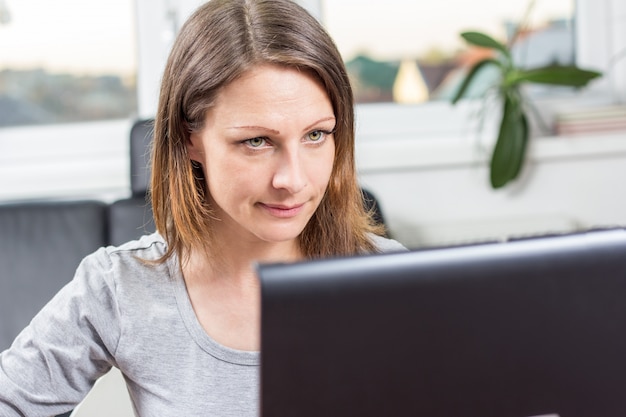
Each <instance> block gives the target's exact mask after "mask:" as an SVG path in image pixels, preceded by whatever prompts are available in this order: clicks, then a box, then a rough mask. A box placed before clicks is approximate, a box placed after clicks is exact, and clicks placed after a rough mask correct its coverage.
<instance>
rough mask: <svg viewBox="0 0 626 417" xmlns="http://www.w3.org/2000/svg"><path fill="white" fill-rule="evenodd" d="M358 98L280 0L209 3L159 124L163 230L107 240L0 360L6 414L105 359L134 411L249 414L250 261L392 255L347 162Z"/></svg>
mask: <svg viewBox="0 0 626 417" xmlns="http://www.w3.org/2000/svg"><path fill="white" fill-rule="evenodd" d="M353 125H354V120H353V107H352V93H351V90H350V85H349V80H348V76H347V74H346V71H345V68H344V66H343V63H342V60H341V57H340V55H339V53H338V52H337V49H336V48H335V46H334V44H333V42H332V40H331V39H330V38H329V37H328V35H327V34H326V33H325V31H324V30H323V29H322V27H321V26H320V25H319V24H318V23H317V21H316V20H315V19H313V18H312V17H311V16H310V15H308V14H307V13H306V12H305V11H304V10H303V9H302V8H300V7H299V6H297V5H295V4H294V3H292V2H290V1H288V0H234V1H233V0H212V1H210V2H208V3H206V4H205V5H203V6H202V7H201V8H199V9H198V10H197V11H196V13H194V14H193V15H192V16H191V17H190V19H189V20H188V21H187V22H186V24H185V25H184V26H183V28H182V29H181V32H180V34H179V36H178V38H177V40H176V42H175V44H174V46H173V49H172V52H171V55H170V58H169V60H168V63H167V66H166V69H165V72H164V76H163V81H162V86H161V94H160V99H159V107H158V113H157V115H156V119H155V132H154V144H153V154H152V185H151V190H152V204H153V210H154V217H155V222H156V225H157V230H158V233H155V234H154V235H151V236H147V237H144V238H142V239H141V240H139V241H135V242H129V243H128V244H126V245H122V246H121V247H117V248H112V247H110V248H103V249H101V250H99V251H97V252H96V253H95V254H93V255H90V256H88V257H87V258H85V260H84V261H83V262H82V263H81V265H80V267H79V268H78V270H77V273H76V276H75V278H74V280H73V281H72V282H71V283H70V284H68V285H67V286H66V287H65V288H64V289H63V290H61V292H60V293H59V294H57V296H55V298H54V299H53V300H52V301H51V302H50V303H49V304H48V305H47V306H46V307H45V308H44V309H43V310H42V311H41V312H40V313H39V314H38V315H37V317H35V319H34V320H33V322H32V323H31V325H30V326H29V327H28V328H26V329H25V330H24V331H23V332H22V333H21V334H20V336H18V338H17V339H16V341H15V343H14V344H13V346H12V347H11V348H10V349H9V350H8V351H5V352H4V353H2V356H0V415H2V416H20V415H28V416H44V415H47V416H49V415H51V414H55V413H57V414H58V413H61V412H64V411H67V410H68V409H71V408H72V407H73V406H74V405H75V404H77V403H78V402H79V401H81V399H82V398H83V397H84V396H85V395H86V393H87V392H88V390H89V389H90V388H91V386H92V385H93V383H94V381H95V380H96V379H97V378H98V377H99V376H101V375H103V374H104V373H105V372H107V371H108V370H109V369H110V368H111V366H116V367H118V368H119V369H120V370H121V371H122V373H123V374H124V377H125V379H126V381H127V384H128V388H129V392H130V394H131V399H132V401H133V405H134V407H135V412H136V414H137V415H139V416H160V417H167V416H181V415H184V416H209V415H216V416H237V417H241V416H255V415H257V412H258V391H259V387H258V371H259V369H258V365H259V334H260V325H259V323H260V321H259V311H260V309H259V303H260V294H259V282H258V279H257V277H256V275H255V273H254V270H253V266H252V265H253V263H255V262H274V261H282V262H285V261H300V260H306V259H312V258H320V257H327V256H339V255H352V254H360V253H373V252H381V251H391V250H394V251H395V250H402V249H403V247H402V246H401V245H400V244H399V243H397V242H394V241H391V240H388V239H384V238H382V237H380V236H378V235H377V233H380V232H381V230H380V229H379V227H378V226H376V225H374V223H373V222H372V220H371V218H370V215H369V214H368V213H366V212H365V211H364V209H363V205H362V199H361V194H360V190H359V187H358V185H357V181H356V174H355V167H354V126H353Z"/></svg>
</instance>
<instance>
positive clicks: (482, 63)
mask: <svg viewBox="0 0 626 417" xmlns="http://www.w3.org/2000/svg"><path fill="white" fill-rule="evenodd" d="M489 64H492V65H498V66H500V62H499V61H497V60H495V59H492V58H486V59H483V60H481V61H478V62H477V63H476V64H474V66H473V67H472V68H471V69H470V70H469V72H468V73H467V76H466V77H465V79H464V80H463V83H462V84H461V87H459V90H458V91H457V92H456V94H455V95H454V97H453V98H452V104H456V103H457V101H459V100H460V99H461V97H463V95H464V94H465V91H467V88H468V87H469V86H470V84H471V82H472V79H473V78H474V76H475V75H476V74H477V73H478V71H479V70H480V69H481V68H483V67H484V66H486V65H489Z"/></svg>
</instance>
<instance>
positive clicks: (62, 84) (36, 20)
mask: <svg viewBox="0 0 626 417" xmlns="http://www.w3.org/2000/svg"><path fill="white" fill-rule="evenodd" d="M133 10H134V1H133V0H109V1H106V2H102V1H96V0H57V1H48V0H0V51H2V60H0V127H7V126H23V125H41V124H53V123H68V122H83V121H94V120H106V119H120V118H128V117H129V116H130V115H132V114H134V113H136V108H137V98H136V62H135V61H136V60H135V55H136V49H135V41H134V40H135V34H134V26H135V25H134V15H133Z"/></svg>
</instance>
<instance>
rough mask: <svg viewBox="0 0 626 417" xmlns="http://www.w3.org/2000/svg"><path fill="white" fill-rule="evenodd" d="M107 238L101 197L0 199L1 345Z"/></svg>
mask: <svg viewBox="0 0 626 417" xmlns="http://www.w3.org/2000/svg"><path fill="white" fill-rule="evenodd" d="M106 243H107V231H106V205H105V204H104V203H103V202H99V201H71V202H59V201H57V202H25V203H20V204H17V203H15V204H7V205H0V317H2V319H1V320H0V350H4V349H6V348H8V347H9V346H10V344H11V342H12V341H13V339H15V337H16V336H17V334H18V333H19V332H20V331H21V330H22V329H23V328H24V327H26V326H27V325H28V323H29V322H30V320H31V319H32V318H33V316H34V315H35V314H36V313H37V312H38V311H39V310H40V309H41V308H42V307H43V306H44V305H45V303H46V302H47V301H49V300H50V299H51V298H52V297H53V296H54V294H56V293H57V292H58V291H59V290H60V289H61V287H63V286H64V285H65V284H66V283H67V282H69V281H70V280H71V279H72V277H73V276H74V272H75V270H76V267H77V266H78V264H79V263H80V261H81V260H82V259H83V257H85V256H86V255H88V254H89V253H91V252H94V251H95V250H96V249H98V248H99V247H101V246H104V245H106Z"/></svg>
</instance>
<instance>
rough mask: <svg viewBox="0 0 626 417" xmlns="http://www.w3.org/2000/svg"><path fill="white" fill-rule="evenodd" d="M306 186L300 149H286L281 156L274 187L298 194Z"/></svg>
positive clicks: (275, 174)
mask: <svg viewBox="0 0 626 417" xmlns="http://www.w3.org/2000/svg"><path fill="white" fill-rule="evenodd" d="M306 185H307V178H306V174H305V170H304V163H303V161H302V156H301V155H300V152H299V149H285V150H284V151H283V152H281V154H280V155H279V158H278V163H277V167H276V171H275V173H274V177H273V180H272V186H273V187H274V188H276V189H285V190H287V191H289V192H290V193H292V194H296V193H298V192H299V191H302V189H304V187H306Z"/></svg>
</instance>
